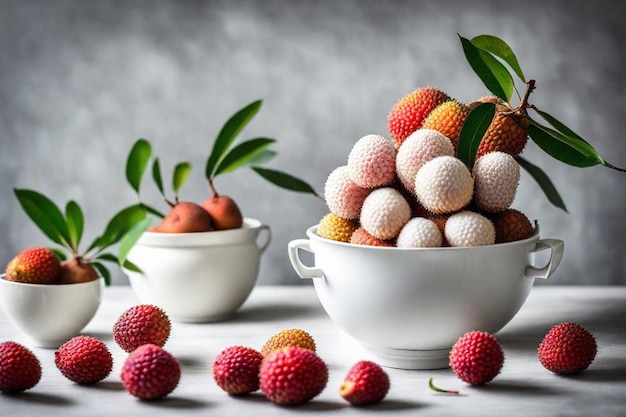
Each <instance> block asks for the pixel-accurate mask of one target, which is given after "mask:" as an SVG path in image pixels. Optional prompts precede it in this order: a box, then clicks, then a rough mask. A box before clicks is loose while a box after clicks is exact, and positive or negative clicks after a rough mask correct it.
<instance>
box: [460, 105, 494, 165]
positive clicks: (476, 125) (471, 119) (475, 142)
mask: <svg viewBox="0 0 626 417" xmlns="http://www.w3.org/2000/svg"><path fill="white" fill-rule="evenodd" d="M495 114H496V105H495V103H481V104H479V105H478V106H476V107H474V108H473V109H472V111H471V112H470V114H469V115H468V116H467V119H465V123H464V124H463V127H462V128H461V133H460V135H459V142H458V144H457V156H458V158H459V159H460V160H461V161H462V162H463V163H464V164H465V165H467V166H468V167H469V168H470V169H471V167H472V166H473V165H474V159H475V158H476V151H478V146H479V145H480V141H481V140H482V139H483V136H485V132H487V129H488V128H489V125H491V122H492V120H493V116H494V115H495Z"/></svg>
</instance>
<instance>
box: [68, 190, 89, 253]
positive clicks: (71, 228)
mask: <svg viewBox="0 0 626 417" xmlns="http://www.w3.org/2000/svg"><path fill="white" fill-rule="evenodd" d="M65 220H66V222H67V230H68V233H69V237H70V245H71V248H72V250H73V251H74V252H76V253H77V252H78V246H79V245H80V240H81V239H82V237H83V227H84V225H85V217H84V216H83V211H82V210H81V208H80V206H79V205H78V204H77V203H76V202H75V201H70V202H68V203H67V205H66V206H65Z"/></svg>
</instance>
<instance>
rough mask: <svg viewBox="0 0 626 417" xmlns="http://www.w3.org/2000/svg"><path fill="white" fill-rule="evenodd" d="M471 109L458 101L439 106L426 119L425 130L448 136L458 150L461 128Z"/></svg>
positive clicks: (423, 126)
mask: <svg viewBox="0 0 626 417" xmlns="http://www.w3.org/2000/svg"><path fill="white" fill-rule="evenodd" d="M469 113H470V108H469V107H468V106H466V105H465V104H464V103H462V102H460V101H458V100H449V101H446V102H444V103H441V104H440V105H439V106H437V107H436V108H435V109H434V110H433V111H432V112H431V113H430V114H429V115H428V117H427V118H426V119H424V124H423V125H422V128H423V129H432V130H436V131H437V132H439V133H441V134H443V135H444V136H446V137H447V138H448V139H450V141H451V142H452V144H453V145H454V149H455V150H456V149H457V144H458V142H459V136H460V134H461V128H463V124H464V123H465V119H467V116H468V115H469Z"/></svg>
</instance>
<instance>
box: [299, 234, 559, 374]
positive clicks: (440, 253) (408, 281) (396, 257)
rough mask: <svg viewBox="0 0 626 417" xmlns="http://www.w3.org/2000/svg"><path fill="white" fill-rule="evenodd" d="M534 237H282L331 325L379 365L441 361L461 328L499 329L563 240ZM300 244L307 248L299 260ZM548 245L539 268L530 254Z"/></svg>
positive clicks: (548, 270)
mask: <svg viewBox="0 0 626 417" xmlns="http://www.w3.org/2000/svg"><path fill="white" fill-rule="evenodd" d="M538 229H539V228H538V227H536V233H535V235H534V236H532V237H530V238H528V239H525V240H521V241H517V242H511V243H502V244H496V245H489V246H477V247H454V248H448V247H446V248H418V249H415V248H413V249H403V248H387V247H373V246H364V245H354V244H350V243H342V242H336V241H332V240H328V239H324V238H322V237H320V236H318V235H317V233H316V230H317V226H313V227H311V228H309V229H308V230H307V232H306V233H307V236H308V239H297V240H293V241H291V242H290V243H289V248H288V249H289V259H290V261H291V263H292V265H293V267H294V269H295V270H296V272H297V273H298V275H300V277H301V278H312V279H313V283H314V285H315V290H316V293H317V296H318V298H319V300H320V302H321V304H322V306H323V308H324V309H325V310H326V312H327V313H328V315H329V316H330V318H331V319H332V320H333V321H334V323H335V324H336V325H337V326H338V327H339V328H341V329H342V330H343V331H345V332H346V333H347V334H349V335H350V336H352V337H353V338H354V339H356V340H357V341H359V342H360V343H361V344H362V346H363V347H364V349H365V350H366V351H367V352H368V353H369V354H370V356H372V357H373V358H375V359H376V360H377V361H379V362H380V363H381V364H382V365H386V366H390V367H394V368H404V369H436V368H445V367H447V366H448V354H449V351H450V348H451V347H452V345H453V344H454V343H455V342H456V340H457V339H458V338H459V337H460V336H462V335H463V334H464V333H466V332H468V331H472V330H482V331H486V332H489V333H495V332H497V331H499V330H500V329H501V328H503V327H504V326H505V325H506V324H507V323H508V322H509V321H510V320H511V319H512V318H513V316H515V314H516V313H517V312H518V310H519V309H520V307H521V306H522V304H523V303H524V302H525V301H526V297H527V296H528V294H529V292H530V290H531V287H532V285H533V283H534V279H535V278H548V277H549V276H550V275H551V274H552V273H553V272H554V271H555V270H556V268H557V266H558V265H559V263H560V261H561V257H562V255H563V242H562V241H560V240H556V239H539V231H538ZM299 249H302V250H305V251H309V252H313V253H314V255H315V256H314V257H315V265H314V266H306V265H304V264H303V263H302V261H301V260H300V258H299ZM544 249H550V259H549V261H548V263H547V265H545V266H544V267H541V268H537V267H535V266H533V253H534V252H538V251H542V250H544Z"/></svg>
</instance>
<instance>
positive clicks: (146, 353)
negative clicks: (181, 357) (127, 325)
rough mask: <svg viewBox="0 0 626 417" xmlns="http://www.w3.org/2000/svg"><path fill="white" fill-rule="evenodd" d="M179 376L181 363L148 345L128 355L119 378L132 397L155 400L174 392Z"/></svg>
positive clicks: (159, 349) (154, 346) (155, 347)
mask: <svg viewBox="0 0 626 417" xmlns="http://www.w3.org/2000/svg"><path fill="white" fill-rule="evenodd" d="M180 373H181V372H180V364H179V363H178V361H177V360H176V358H174V356H172V355H171V354H170V353H169V352H168V351H166V350H165V349H163V348H161V347H160V346H156V345H150V344H148V345H143V346H140V347H138V348H137V349H135V350H134V351H133V352H132V353H131V354H130V355H128V358H126V361H125V362H124V365H123V366H122V373H121V376H120V377H121V380H122V384H123V385H124V388H126V390H127V391H128V392H129V393H130V394H131V395H133V396H135V397H137V398H140V399H142V400H156V399H159V398H163V397H165V396H167V395H168V394H170V393H171V392H172V391H174V389H175V388H176V386H177V385H178V382H179V380H180Z"/></svg>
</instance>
